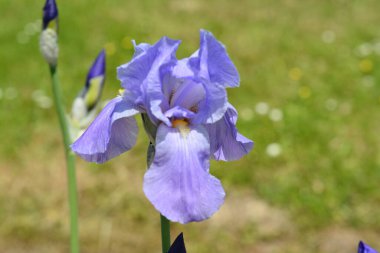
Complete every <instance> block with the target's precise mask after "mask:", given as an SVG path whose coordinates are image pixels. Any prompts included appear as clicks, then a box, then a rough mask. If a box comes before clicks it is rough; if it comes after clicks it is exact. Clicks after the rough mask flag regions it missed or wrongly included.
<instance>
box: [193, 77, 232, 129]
mask: <svg viewBox="0 0 380 253" xmlns="http://www.w3.org/2000/svg"><path fill="white" fill-rule="evenodd" d="M202 85H203V88H204V90H205V93H206V95H205V98H204V99H203V100H202V101H201V102H200V103H199V106H198V113H197V114H196V116H195V117H194V120H193V121H192V122H193V123H194V124H204V123H205V124H211V123H215V122H217V121H218V120H220V119H221V118H222V117H223V116H224V114H225V112H226V110H227V104H228V102H227V92H226V89H225V88H224V86H222V85H219V84H218V83H210V82H209V81H208V80H205V79H203V80H202Z"/></svg>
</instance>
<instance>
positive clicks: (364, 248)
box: [358, 241, 377, 253]
mask: <svg viewBox="0 0 380 253" xmlns="http://www.w3.org/2000/svg"><path fill="white" fill-rule="evenodd" d="M358 253H377V251H376V250H374V249H372V248H371V247H370V246H368V245H367V244H365V243H364V242H362V241H360V242H359V245H358Z"/></svg>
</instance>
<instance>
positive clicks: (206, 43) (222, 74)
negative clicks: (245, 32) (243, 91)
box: [192, 30, 240, 87]
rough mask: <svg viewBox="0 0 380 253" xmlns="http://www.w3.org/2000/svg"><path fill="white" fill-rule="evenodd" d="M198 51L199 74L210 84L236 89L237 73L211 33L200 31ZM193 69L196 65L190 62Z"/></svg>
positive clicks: (223, 49)
mask: <svg viewBox="0 0 380 253" xmlns="http://www.w3.org/2000/svg"><path fill="white" fill-rule="evenodd" d="M200 36H201V42H200V49H199V63H198V64H199V71H200V72H199V74H200V76H201V77H203V78H206V79H209V80H210V81H211V82H216V83H219V84H222V85H223V86H224V87H237V86H239V83H240V77H239V73H238V71H237V69H236V67H235V65H234V64H233V63H232V61H231V59H230V57H229V56H228V54H227V51H226V49H225V47H224V46H223V44H222V43H220V42H219V41H218V40H216V39H215V37H214V35H213V34H212V33H211V32H208V31H205V30H201V32H200ZM192 65H193V67H194V66H196V65H197V63H196V62H192Z"/></svg>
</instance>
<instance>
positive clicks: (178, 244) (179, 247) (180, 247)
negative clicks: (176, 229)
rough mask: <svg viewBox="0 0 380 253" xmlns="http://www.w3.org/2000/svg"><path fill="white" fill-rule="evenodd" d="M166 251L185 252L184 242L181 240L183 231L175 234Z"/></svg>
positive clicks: (170, 252)
mask: <svg viewBox="0 0 380 253" xmlns="http://www.w3.org/2000/svg"><path fill="white" fill-rule="evenodd" d="M168 253H186V248H185V242H184V241H183V233H180V234H179V235H178V236H177V238H176V239H175V241H174V242H173V244H172V246H170V249H169V251H168Z"/></svg>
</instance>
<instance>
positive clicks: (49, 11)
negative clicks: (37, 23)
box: [42, 0, 58, 30]
mask: <svg viewBox="0 0 380 253" xmlns="http://www.w3.org/2000/svg"><path fill="white" fill-rule="evenodd" d="M43 12H44V14H43V20H42V28H43V30H45V29H46V28H48V27H50V28H52V29H55V30H57V26H58V8H57V4H56V3H55V0H46V3H45V6H44V9H43Z"/></svg>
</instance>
